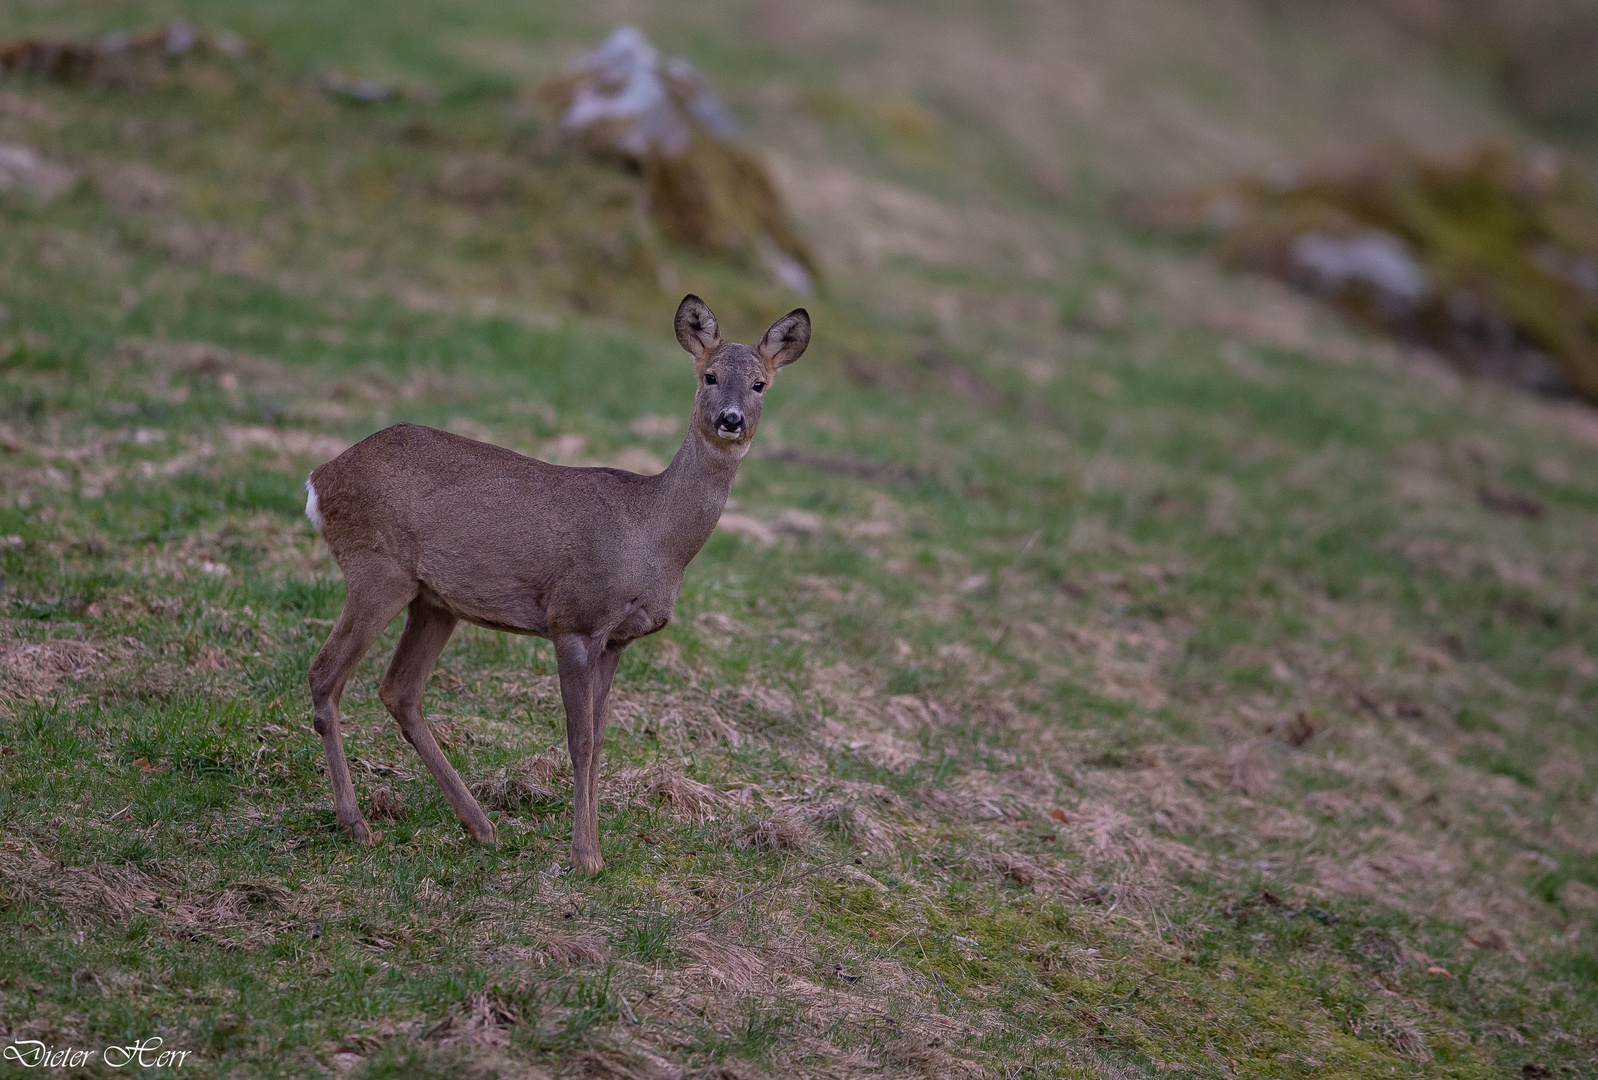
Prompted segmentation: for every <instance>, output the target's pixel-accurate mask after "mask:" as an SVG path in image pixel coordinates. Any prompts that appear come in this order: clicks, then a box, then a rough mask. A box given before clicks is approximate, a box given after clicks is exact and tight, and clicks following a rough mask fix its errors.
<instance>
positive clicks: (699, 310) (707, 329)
mask: <svg viewBox="0 0 1598 1080" xmlns="http://www.w3.org/2000/svg"><path fill="white" fill-rule="evenodd" d="M676 326H677V344H679V345H681V346H682V347H683V348H684V349H686V350H687V351H688V355H689V356H691V357H693V358H694V360H695V361H696V362H697V363H699V364H701V365H702V364H703V363H704V362H705V358H706V357H707V356H709V355H710V353H711V350H713V349H714V348H715V347H716V346H717V345H720V344H721V327H719V326H717V325H716V316H714V315H713V314H711V312H710V308H709V306H707V305H706V304H705V302H704V301H703V300H701V299H699V297H697V296H695V295H694V294H693V293H689V294H688V295H687V296H685V297H683V298H682V303H680V304H678V305H677V319H676Z"/></svg>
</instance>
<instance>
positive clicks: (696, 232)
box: [542, 26, 820, 294]
mask: <svg viewBox="0 0 1598 1080" xmlns="http://www.w3.org/2000/svg"><path fill="white" fill-rule="evenodd" d="M542 94H543V96H544V97H545V99H546V100H548V101H550V102H551V103H552V104H553V105H554V106H555V107H556V108H557V109H559V110H560V114H561V126H562V128H563V129H565V130H566V131H567V132H569V133H572V134H573V135H575V136H577V137H578V138H579V139H580V140H581V141H582V143H583V145H584V146H585V147H586V148H587V149H588V150H589V151H590V152H591V153H594V154H596V155H598V156H600V157H602V158H609V159H619V160H621V161H622V162H624V163H625V164H627V165H628V166H629V167H631V168H635V169H637V170H638V171H639V172H641V173H642V175H643V177H644V180H645V183H646V184H647V186H648V190H649V202H650V211H651V213H652V215H653V217H654V219H655V223H656V225H657V227H658V228H659V229H660V231H661V233H662V234H664V235H665V236H666V237H667V238H668V239H670V240H672V241H674V242H676V243H679V244H682V245H683V246H684V247H687V248H689V249H690V250H692V251H695V252H697V253H698V254H701V255H706V256H710V257H720V258H733V259H736V260H739V261H742V262H746V263H750V264H757V265H763V266H764V267H765V268H766V269H767V270H768V272H770V274H771V275H772V277H773V278H774V279H776V280H777V281H778V282H779V283H781V284H782V285H783V286H785V287H786V288H789V289H792V290H793V291H795V292H798V293H802V294H808V293H811V292H813V291H814V289H815V285H816V282H817V280H818V279H819V276H820V273H819V267H818V265H817V263H816V260H815V257H814V255H812V254H811V252H810V249H809V248H808V247H807V246H806V245H805V243H804V242H803V241H802V240H801V239H800V237H799V235H798V234H797V233H796V232H795V231H794V228H793V226H792V224H791V222H790V221H789V216H788V211H787V208H786V207H785V206H784V205H783V203H782V199H781V197H780V196H779V195H778V194H777V189H776V187H775V185H774V184H773V183H772V181H771V177H770V175H769V174H768V173H767V172H766V169H765V167H764V166H763V165H762V164H761V162H760V160H759V159H758V158H757V157H756V156H755V155H754V154H753V153H751V152H750V151H749V150H748V149H746V148H745V147H743V146H741V145H740V144H739V143H738V142H737V141H736V138H737V135H738V123H737V120H736V118H735V117H734V116H733V115H732V113H731V111H730V110H729V109H728V108H727V106H726V105H725V104H724V103H723V102H722V101H721V99H720V98H719V97H717V96H716V94H715V92H714V91H713V90H711V88H710V84H709V82H708V81H707V80H706V79H705V77H704V75H702V74H701V73H700V72H699V71H698V69H696V68H695V67H694V66H693V65H692V64H689V63H688V62H687V61H686V60H681V59H666V58H664V57H662V56H661V55H660V52H659V51H658V50H657V49H656V48H655V47H654V46H653V45H652V44H650V42H649V40H648V39H647V38H645V37H644V35H643V34H642V33H641V32H640V31H639V30H638V29H637V28H635V27H631V26H622V27H618V28H617V29H616V30H615V31H614V32H612V33H611V35H610V36H609V37H608V38H606V39H605V41H604V42H603V43H602V44H601V45H600V46H599V48H597V49H595V50H594V51H593V52H590V53H588V54H586V55H585V56H582V57H580V58H579V59H578V60H577V62H576V64H575V65H574V67H573V71H572V74H571V75H569V76H567V77H565V78H561V79H557V80H554V81H551V82H549V83H546V84H545V86H544V87H543V88H542Z"/></svg>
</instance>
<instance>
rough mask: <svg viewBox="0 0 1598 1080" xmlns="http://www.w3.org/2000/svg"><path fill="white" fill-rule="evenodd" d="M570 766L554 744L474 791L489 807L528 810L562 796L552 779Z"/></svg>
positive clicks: (481, 782) (475, 786)
mask: <svg viewBox="0 0 1598 1080" xmlns="http://www.w3.org/2000/svg"><path fill="white" fill-rule="evenodd" d="M570 770H571V766H570V764H568V763H567V762H566V761H565V759H564V756H563V755H562V754H561V752H560V748H559V747H555V746H552V747H550V748H549V749H548V750H545V751H543V752H542V753H538V754H533V755H532V756H530V757H524V758H522V759H521V760H520V761H517V762H515V763H514V764H512V765H509V766H507V767H505V768H502V769H496V770H495V771H494V772H493V774H492V775H490V776H489V777H488V778H487V779H486V780H479V781H478V782H477V783H475V784H473V785H472V795H473V796H475V797H476V799H477V801H478V803H479V804H481V805H482V807H483V808H484V809H485V810H504V811H515V810H524V809H527V808H528V807H530V806H533V805H534V804H535V803H538V802H541V801H543V800H545V799H556V798H559V797H560V796H559V794H558V793H557V792H556V791H555V789H554V786H553V784H552V781H553V780H554V778H555V777H556V776H557V775H559V774H561V773H563V772H570ZM374 797H375V794H374Z"/></svg>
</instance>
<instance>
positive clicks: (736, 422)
mask: <svg viewBox="0 0 1598 1080" xmlns="http://www.w3.org/2000/svg"><path fill="white" fill-rule="evenodd" d="M716 426H717V427H718V428H720V429H721V430H722V431H742V430H743V429H744V414H743V411H742V410H740V409H732V408H728V409H723V410H721V412H720V413H719V414H718V415H717V416H716Z"/></svg>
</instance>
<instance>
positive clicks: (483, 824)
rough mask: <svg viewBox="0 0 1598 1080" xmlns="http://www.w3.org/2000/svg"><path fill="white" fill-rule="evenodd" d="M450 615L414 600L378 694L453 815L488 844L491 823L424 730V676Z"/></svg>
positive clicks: (448, 630) (451, 623)
mask: <svg viewBox="0 0 1598 1080" xmlns="http://www.w3.org/2000/svg"><path fill="white" fill-rule="evenodd" d="M458 621H459V620H457V619H456V618H455V616H454V615H452V614H450V613H449V612H448V611H446V610H444V609H443V608H441V607H439V606H437V605H436V604H432V603H429V602H428V601H427V600H426V599H424V598H423V597H420V596H418V597H417V598H416V599H414V600H412V601H411V608H410V614H409V615H408V617H407V618H406V620H405V632H404V633H403V634H401V635H400V643H399V647H398V648H397V649H395V650H394V659H393V660H392V661H391V662H390V663H389V665H388V674H386V675H384V676H383V685H382V687H381V688H380V689H379V690H378V691H377V696H378V697H379V698H381V699H382V702H383V704H384V705H385V706H387V707H388V711H389V713H390V714H391V715H392V716H393V717H394V720H395V722H396V723H398V724H399V728H400V733H401V734H402V735H404V736H405V740H406V741H407V742H409V743H410V744H411V745H412V746H414V747H415V748H416V752H417V754H419V755H421V758H422V763H423V764H424V765H426V766H427V771H428V772H430V773H432V774H433V779H434V780H436V781H438V786H439V787H441V788H443V789H444V798H446V799H448V800H449V805H450V808H451V809H452V810H454V811H455V816H456V817H457V818H459V819H460V822H461V824H462V825H464V826H466V831H467V832H469V833H471V834H472V838H473V839H474V840H477V841H478V842H480V843H484V844H492V843H494V841H495V839H496V836H495V832H494V823H493V822H491V821H489V820H488V815H487V814H485V813H483V808H482V807H480V806H478V805H477V800H476V799H474V798H472V793H471V792H470V791H467V790H466V785H465V784H464V783H462V782H461V778H460V774H459V773H457V772H456V771H455V767H454V766H453V765H451V764H450V763H449V758H447V757H445V756H444V751H443V750H441V749H440V748H439V745H438V740H437V739H435V738H433V729H432V728H430V727H428V726H427V719H426V717H424V716H423V715H422V695H423V692H424V691H425V690H426V688H427V677H428V675H430V674H432V671H433V665H434V664H436V663H438V657H439V654H440V653H442V652H443V651H444V646H445V645H446V644H447V643H448V642H449V637H450V635H451V634H452V633H454V632H455V624H456V623H457V622H458Z"/></svg>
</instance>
